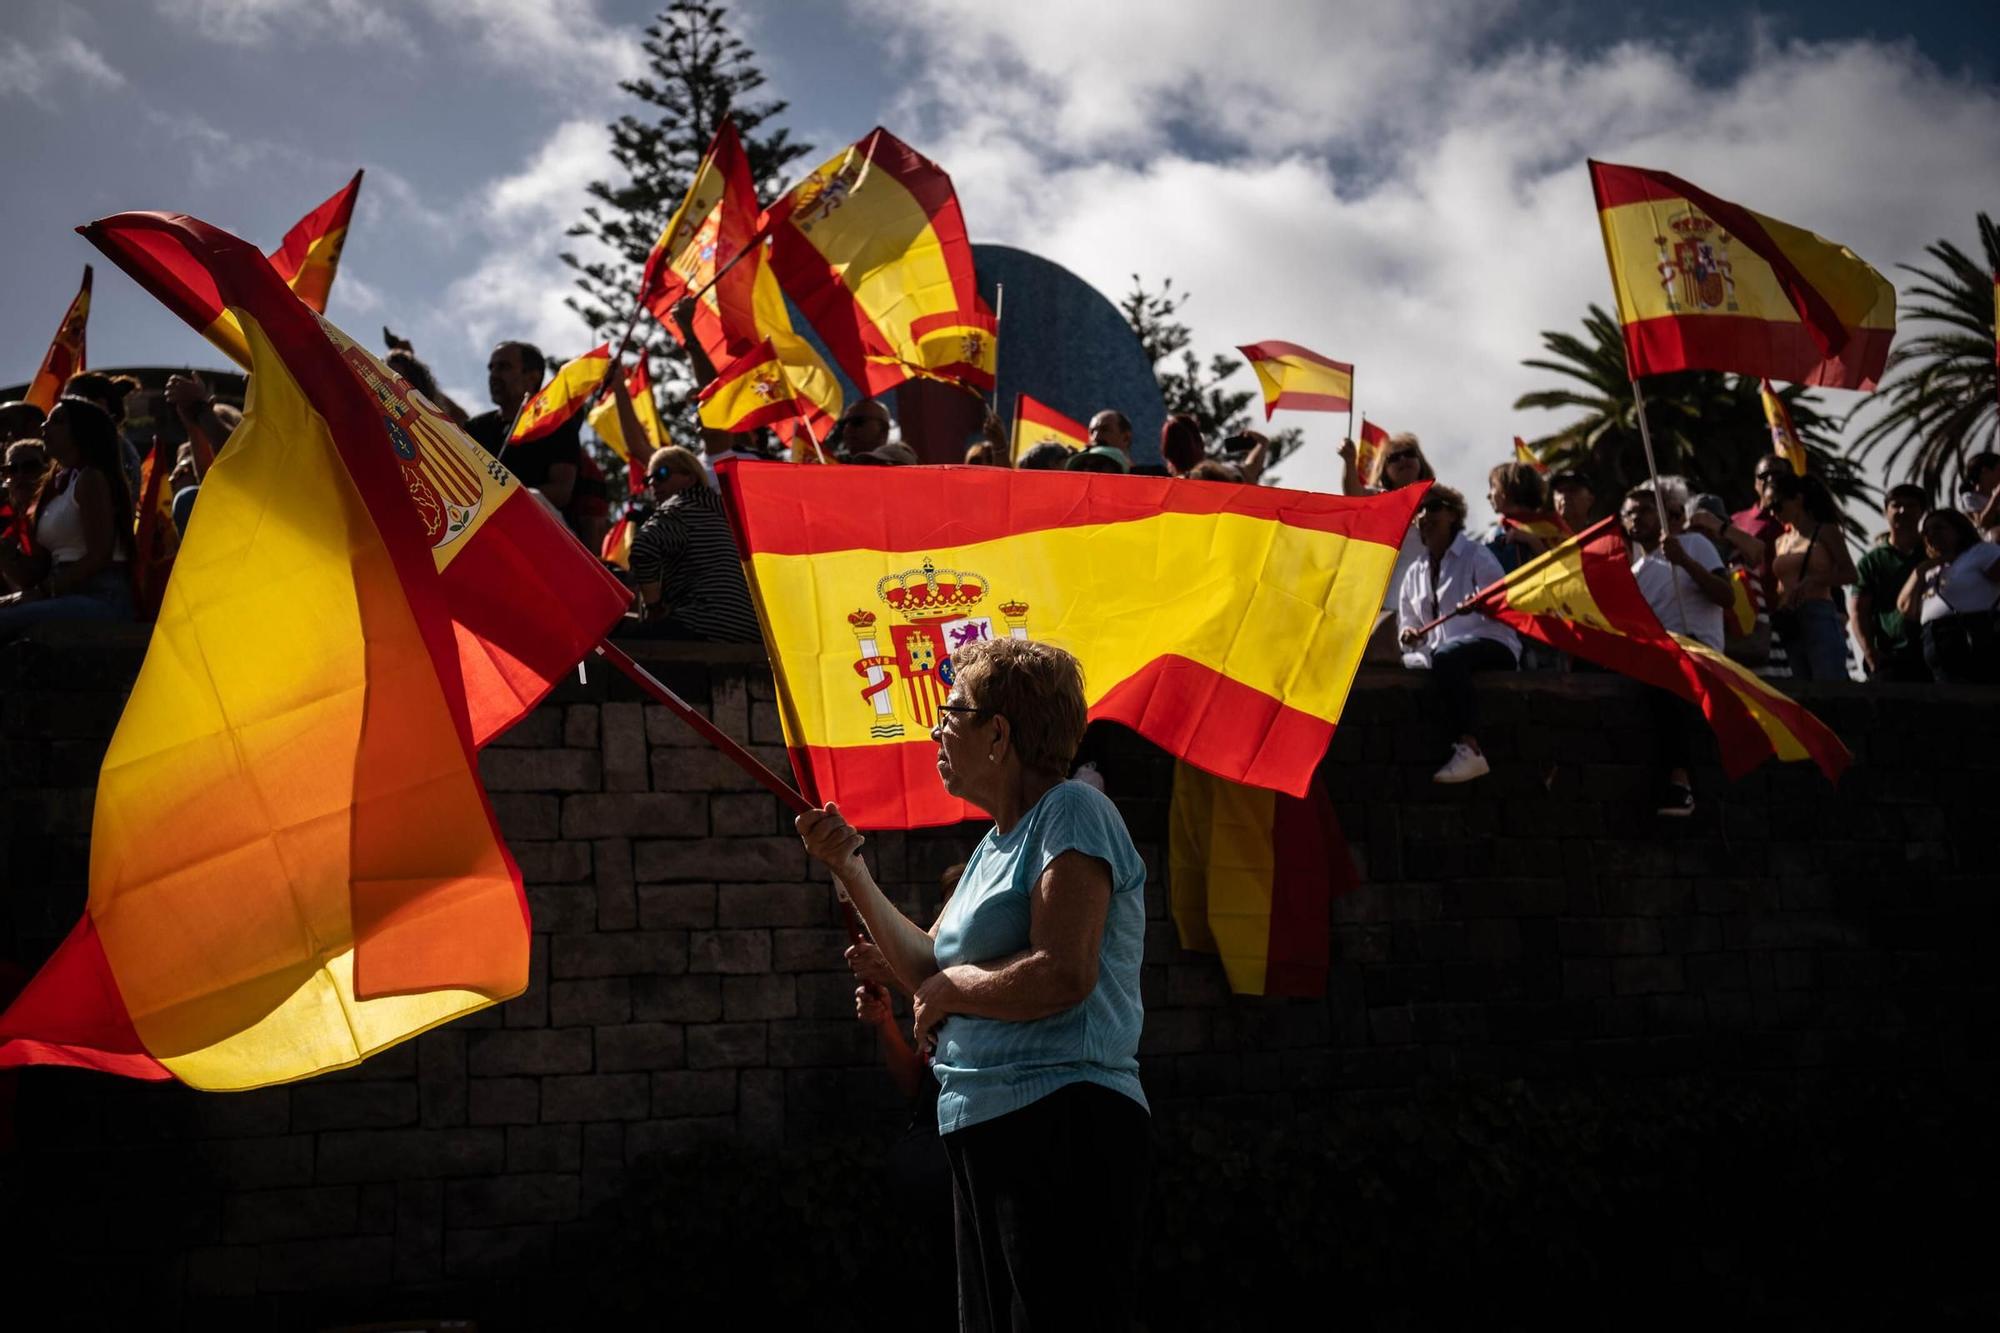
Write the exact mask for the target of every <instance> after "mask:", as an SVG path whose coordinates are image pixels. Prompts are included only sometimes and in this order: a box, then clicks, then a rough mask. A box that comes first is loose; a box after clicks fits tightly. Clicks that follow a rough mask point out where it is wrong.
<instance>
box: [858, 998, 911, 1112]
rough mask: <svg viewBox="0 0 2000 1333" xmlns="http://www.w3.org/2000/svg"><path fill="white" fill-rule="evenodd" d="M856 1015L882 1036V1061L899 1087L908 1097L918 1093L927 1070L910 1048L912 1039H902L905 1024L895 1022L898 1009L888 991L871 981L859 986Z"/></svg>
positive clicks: (877, 1034) (898, 1089) (897, 1088)
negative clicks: (891, 1002)
mask: <svg viewBox="0 0 2000 1333" xmlns="http://www.w3.org/2000/svg"><path fill="white" fill-rule="evenodd" d="M854 1016H855V1017H856V1018H857V1019H859V1020H860V1021H862V1022H863V1023H866V1024H867V1025H868V1026H869V1027H872V1028H874V1029H875V1035H876V1036H878V1037H880V1038H881V1039H882V1064H883V1066H884V1067H885V1068H887V1069H888V1071H889V1078H890V1079H891V1080H892V1081H893V1082H894V1083H895V1085H896V1090H897V1091H898V1092H900V1093H902V1094H903V1095H904V1096H905V1097H914V1096H916V1095H917V1090H918V1089H919V1088H921V1087H923V1081H924V1079H925V1078H926V1077H928V1074H927V1072H926V1071H925V1069H924V1062H923V1059H922V1058H921V1057H920V1056H918V1054H917V1053H916V1052H915V1051H913V1050H911V1049H910V1043H908V1042H907V1041H904V1040H903V1030H902V1027H901V1026H900V1025H899V1024H898V1023H897V1022H896V1011H895V1009H894V1007H893V1006H891V1005H890V1003H889V992H888V991H887V990H885V989H883V988H882V987H881V986H879V985H875V984H872V983H869V982H863V983H862V984H861V985H859V986H856V987H855V988H854Z"/></svg>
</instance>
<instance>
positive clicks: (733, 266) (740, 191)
mask: <svg viewBox="0 0 2000 1333" xmlns="http://www.w3.org/2000/svg"><path fill="white" fill-rule="evenodd" d="M761 223H762V218H761V215H760V212H759V209H758V207H757V187H756V183H755V182H754V180H753V179H752V177H751V175H750V159H749V157H748V156H746V155H745V153H744V151H743V143H742V140H741V138H740V137H739V136H738V135H737V132H736V124H735V122H734V121H732V120H730V119H729V118H728V117H726V116H725V117H724V118H723V121H722V124H721V126H720V127H718V128H717V130H716V132H715V138H714V140H713V141H712V142H711V143H710V144H709V146H708V151H707V152H706V153H704V154H703V155H702V159H701V165H700V166H699V167H698V168H697V169H696V170H695V176H694V180H693V182H691V183H690V184H689V186H688V193H687V197H686V198H685V199H683V200H682V201H681V206H680V207H679V208H678V209H676V210H674V215H673V217H671V218H670V219H668V221H667V225H666V227H665V229H664V230H662V231H661V233H660V239H659V240H658V241H657V242H655V243H654V245H653V250H652V253H651V254H650V255H648V256H647V258H646V269H645V272H644V274H643V275H642V276H641V278H640V281H639V299H640V300H641V301H642V302H643V303H644V304H645V305H646V307H647V309H649V310H651V311H652V312H653V314H654V315H655V316H656V317H657V318H658V319H659V321H660V323H661V324H663V325H664V326H665V327H666V329H667V331H668V332H670V333H672V334H673V336H674V337H675V338H680V337H681V336H682V335H681V330H680V326H679V325H678V324H677V323H676V322H675V321H674V319H673V317H672V315H673V308H674V306H675V305H676V304H677V303H678V302H679V301H680V300H681V299H682V298H683V297H686V296H689V295H693V294H695V293H699V295H698V296H697V297H696V301H695V310H694V321H693V323H694V332H695V338H696V340H697V341H699V342H700V343H701V346H702V350H703V351H705V352H707V353H708V359H709V361H710V362H711V363H712V364H714V365H717V366H726V365H728V364H729V363H730V362H732V361H734V360H735V359H736V358H737V357H739V356H742V355H743V354H744V353H746V352H748V351H750V350H751V349H752V348H753V347H755V346H756V345H757V344H759V343H761V342H766V341H768V342H769V343H770V344H771V347H772V351H773V353H774V354H775V355H776V356H777V358H778V359H779V360H780V361H782V362H783V363H784V366H785V377H786V379H787V380H788V381H789V382H790V383H791V384H792V385H793V386H794V387H795V388H796V389H798V391H799V393H800V396H802V397H803V398H804V399H805V400H806V405H805V407H804V408H803V410H802V411H801V412H800V413H798V414H796V415H794V416H790V417H787V418H785V419H784V420H782V421H778V422H775V423H773V424H774V428H775V429H776V430H777V433H778V437H779V438H780V439H782V440H787V441H791V442H792V443H793V446H794V452H795V453H796V452H798V448H797V445H798V442H797V441H795V440H793V432H794V430H795V429H798V428H799V426H800V419H801V418H803V421H804V424H805V428H807V429H809V430H810V431H811V432H812V433H813V434H814V435H815V436H823V435H824V434H825V433H826V428H827V427H830V426H831V425H832V424H833V422H834V421H835V420H837V419H838V418H839V416H840V413H841V408H842V406H843V403H844V395H843V394H842V393H841V388H840V380H839V377H838V376H836V375H835V374H834V373H833V370H832V368H831V367H829V366H828V365H827V364H826V361H825V359H824V358H822V357H821V356H820V354H819V353H818V352H817V351H816V350H814V348H813V345H812V344H811V343H809V342H807V341H806V340H805V339H804V338H803V337H801V336H800V335H799V333H798V332H797V331H796V330H795V329H794V328H793V327H792V316H791V312H790V310H788V309H787V308H786V306H785V296H784V293H783V292H782V291H780V290H779V287H778V279H777V275H776V274H775V273H773V272H772V269H771V263H770V258H769V256H768V254H767V253H766V246H765V234H764V232H763V231H762V230H760V227H761ZM746 250H748V251H751V253H749V254H745V253H744V252H745V251H746ZM739 256H740V257H741V259H740V262H739Z"/></svg>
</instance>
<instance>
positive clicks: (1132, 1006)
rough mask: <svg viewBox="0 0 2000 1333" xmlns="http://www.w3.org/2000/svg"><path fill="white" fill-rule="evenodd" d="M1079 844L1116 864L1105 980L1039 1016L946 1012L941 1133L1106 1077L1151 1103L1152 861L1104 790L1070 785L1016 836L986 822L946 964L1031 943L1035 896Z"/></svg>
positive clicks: (942, 931)
mask: <svg viewBox="0 0 2000 1333" xmlns="http://www.w3.org/2000/svg"><path fill="white" fill-rule="evenodd" d="M1069 851H1076V852H1082V853H1083V854H1084V855H1085V856H1090V857H1094V858H1096V859H1097V860H1099V861H1102V862H1103V863H1104V864H1105V866H1106V867H1107V868H1108V869H1109V871H1110V872H1111V902H1110V906H1109V908H1108V910H1107V912H1106V914H1105V920H1104V939H1103V942H1102V943H1101V944H1100V945H1099V946H1098V951H1097V985H1096V986H1094V987H1093V988H1092V989H1091V992H1090V994H1089V995H1088V996H1086V997H1085V999H1084V1001H1083V1003H1081V1004H1079V1005H1076V1006H1074V1007H1072V1008H1069V1009H1065V1010H1063V1011H1062V1012H1061V1013H1057V1014H1050V1015H1049V1016H1048V1017H1047V1018H1038V1019H1034V1020H1033V1021H1030V1022H1008V1021H1005V1020H1002V1019H997V1018H974V1017H972V1016H971V1015H969V1014H953V1015H951V1016H950V1017H948V1018H946V1019H945V1021H944V1022H943V1024H941V1025H940V1026H939V1028H938V1045H937V1055H936V1058H935V1059H934V1060H933V1061H932V1064H931V1072H932V1073H934V1074H936V1075H937V1080H938V1084H939V1092H938V1132H939V1133H941V1134H949V1133H951V1132H952V1131H954V1130H959V1129H965V1128H967V1127H969V1126H971V1125H977V1124H980V1123H981V1122H983V1121H987V1120H991V1119H993V1118H995V1117H996V1116H1002V1115H1005V1114H1007V1113H1008V1112H1009V1111H1018V1110H1020V1109H1021V1108H1022V1107H1024V1106H1027V1105H1029V1104H1030V1103H1032V1102H1035V1101H1039V1100H1040V1099H1041V1098H1043V1097H1046V1096H1048V1095H1049V1094H1050V1093H1052V1092H1054V1091H1055V1090H1056V1089H1058V1088H1061V1087H1065V1086H1067V1085H1069V1084H1071V1083H1095V1084H1097V1085H1099V1086H1100V1087H1105V1088H1109V1089H1111V1090H1112V1091H1113V1092H1119V1093H1123V1094H1124V1095H1125V1096H1127V1097H1130V1098H1131V1099H1132V1100H1133V1101H1135V1102H1137V1103H1139V1105H1140V1106H1145V1105H1146V1094H1145V1093H1144V1092H1143V1091H1141V1089H1140V1087H1139V1029H1140V1026H1141V1024H1142V1023H1143V1022H1144V1021H1145V1008H1144V1005H1143V1004H1142V1003H1141V1002H1140V999H1139V961H1140V958H1141V956H1142V955H1143V954H1144V953H1145V948H1146V940H1145V933H1146V892H1145V890H1146V867H1145V865H1144V864H1143V863H1142V862H1141V861H1140V860H1139V853H1138V851H1137V849H1135V848H1134V847H1133V846H1132V835H1131V834H1130V833H1128V832H1126V830H1125V821H1124V820H1123V819H1122V818H1120V817H1119V814H1118V807H1116V806H1114V805H1113V804H1112V803H1111V800H1110V798H1109V797H1107V796H1105V794H1104V793H1103V792H1101V791H1098V790H1097V789H1096V788H1095V787H1091V786H1089V785H1088V784H1086V783H1082V782H1076V781H1070V782H1060V783H1057V784H1056V785H1055V786H1053V787H1051V788H1049V790H1048V791H1047V792H1046V793H1044V794H1043V796H1042V799H1041V800H1039V801H1037V802H1036V803H1035V806H1034V808H1033V809H1031V810H1030V811H1028V813H1027V814H1026V815H1025V816H1023V817H1022V819H1021V822H1020V823H1018V824H1016V825H1015V826H1014V827H1013V828H1012V829H1010V830H1008V832H1007V834H1006V836H1005V837H1002V836H1000V834H999V833H998V832H997V831H996V830H993V829H988V830H987V832H986V836H985V837H984V838H982V839H980V842H979V845H978V846H977V847H975V848H974V849H973V852H972V858H971V859H970V860H969V861H967V862H966V863H965V872H964V874H963V875H961V876H960V878H959V881H958V888H957V889H956V890H954V891H953V893H952V895H951V901H950V902H949V903H947V904H946V905H945V909H944V915H942V916H941V917H939V918H938V930H937V946H936V954H937V962H938V966H939V967H940V968H946V967H952V966H955V965H957V964H959V963H986V962H992V961H994V960H995V959H1000V958H1005V957H1007V956H1008V955H1010V954H1016V953H1019V952H1021V951H1022V950H1023V949H1026V948H1027V947H1028V917H1029V897H1030V895H1031V894H1032V893H1033V891H1034V887H1035V885H1036V884H1037V883H1038V882H1039V881H1040V880H1041V878H1042V872H1043V871H1045V870H1047V869H1048V868H1049V863H1050V862H1051V861H1054V860H1055V859H1056V858H1057V857H1058V856H1061V855H1062V854H1063V853H1064V852H1069Z"/></svg>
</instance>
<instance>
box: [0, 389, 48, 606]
mask: <svg viewBox="0 0 2000 1333" xmlns="http://www.w3.org/2000/svg"><path fill="white" fill-rule="evenodd" d="M37 424H38V425H39V423H37ZM48 470H49V451H48V449H47V447H46V446H44V445H43V444H42V442H41V441H40V440H38V439H35V438H33V437H32V436H31V437H29V438H26V439H18V440H15V441H14V442H13V443H12V444H9V445H8V446H7V454H6V462H5V463H4V464H0V480H4V481H5V483H6V485H5V488H4V492H0V553H4V554H0V560H4V561H5V562H6V564H5V570H6V571H8V572H10V573H19V574H20V575H21V577H22V579H23V580H24V581H23V582H20V583H16V582H15V581H14V580H13V578H12V577H9V578H8V589H9V591H12V592H19V591H20V590H21V589H23V588H25V587H27V586H28V582H27V581H26V580H31V573H30V569H29V566H28V565H27V563H26V561H25V560H24V559H23V560H21V561H20V563H18V564H17V563H16V560H17V558H20V557H25V556H26V555H27V553H28V552H29V551H30V550H32V549H33V547H34V539H33V536H32V535H31V534H32V532H33V529H32V528H31V527H30V526H29V525H30V524H31V523H32V522H33V521H34V519H33V511H34V504H35V494H36V492H38V491H40V490H41V488H42V478H43V477H44V476H46V475H48Z"/></svg>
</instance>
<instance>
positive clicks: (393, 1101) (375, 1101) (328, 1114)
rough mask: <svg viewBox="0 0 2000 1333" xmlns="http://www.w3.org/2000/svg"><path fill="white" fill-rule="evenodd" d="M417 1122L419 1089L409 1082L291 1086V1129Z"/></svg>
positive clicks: (374, 1126)
mask: <svg viewBox="0 0 2000 1333" xmlns="http://www.w3.org/2000/svg"><path fill="white" fill-rule="evenodd" d="M416 1123H417V1090H416V1088H415V1087H413V1086H412V1085H410V1084H408V1083H301V1084H300V1085H299V1086H297V1087H296V1088H293V1089H292V1128H293V1130H295V1131H297V1132H299V1133H311V1132H313V1131H316V1130H322V1129H395V1128H398V1127H400V1126H404V1125H414V1124H416Z"/></svg>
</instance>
